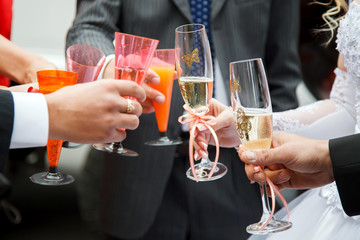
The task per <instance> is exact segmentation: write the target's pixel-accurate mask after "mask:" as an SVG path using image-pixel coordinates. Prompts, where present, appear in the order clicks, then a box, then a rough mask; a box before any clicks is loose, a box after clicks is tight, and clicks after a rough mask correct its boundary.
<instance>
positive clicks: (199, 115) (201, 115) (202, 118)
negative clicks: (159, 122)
mask: <svg viewBox="0 0 360 240" xmlns="http://www.w3.org/2000/svg"><path fill="white" fill-rule="evenodd" d="M184 109H185V110H186V111H187V112H188V113H189V114H185V115H182V116H180V117H179V119H178V121H179V122H180V123H181V124H188V123H190V122H193V123H194V125H193V127H192V129H191V131H190V140H189V160H190V167H191V171H192V174H193V175H194V178H195V180H196V182H198V181H199V178H198V176H197V174H196V171H195V166H194V153H193V147H194V139H195V131H196V129H197V128H198V124H202V125H204V126H205V127H206V128H207V129H209V130H210V132H211V134H212V135H213V138H214V140H215V145H216V155H215V160H214V164H213V166H212V167H211V171H210V173H209V176H208V178H209V179H210V178H211V177H212V175H213V174H214V172H215V169H216V165H217V163H218V159H219V149H220V148H219V140H218V138H217V136H216V133H215V131H214V129H213V128H212V127H211V126H210V124H209V123H208V122H207V121H208V120H211V119H215V117H213V116H207V115H206V114H207V113H208V112H209V109H208V108H207V107H204V106H201V107H199V108H197V109H196V110H195V111H193V110H192V109H191V108H189V107H188V106H187V105H184Z"/></svg>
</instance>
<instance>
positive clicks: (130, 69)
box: [93, 32, 159, 157]
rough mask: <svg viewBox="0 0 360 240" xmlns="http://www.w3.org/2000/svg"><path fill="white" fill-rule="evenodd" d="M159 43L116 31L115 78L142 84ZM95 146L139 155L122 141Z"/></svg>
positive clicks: (125, 153) (127, 154) (121, 153)
mask: <svg viewBox="0 0 360 240" xmlns="http://www.w3.org/2000/svg"><path fill="white" fill-rule="evenodd" d="M158 43H159V41H158V40H155V39H150V38H144V37H139V36H135V35H130V34H125V33H119V32H116V33H115V79H119V80H129V81H134V82H136V83H137V84H139V85H142V83H143V82H144V80H145V74H146V72H147V70H148V69H149V65H150V62H151V59H152V57H153V56H154V52H155V50H156V47H157V45H158ZM126 98H129V97H126ZM133 100H136V99H133ZM124 131H125V129H124ZM93 146H94V148H95V149H98V150H101V151H105V152H110V153H117V154H120V155H123V156H128V157H136V156H139V154H138V153H136V152H134V151H132V150H129V149H126V148H123V146H122V144H121V142H115V143H108V144H94V145H93Z"/></svg>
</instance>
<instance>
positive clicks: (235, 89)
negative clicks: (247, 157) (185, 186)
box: [230, 58, 292, 234]
mask: <svg viewBox="0 0 360 240" xmlns="http://www.w3.org/2000/svg"><path fill="white" fill-rule="evenodd" d="M230 88H231V105H232V109H233V112H234V121H235V126H236V130H237V133H238V136H239V139H240V141H241V144H242V146H241V147H242V148H245V149H266V148H270V146H271V141H272V107H271V99H270V93H269V88H268V83H267V78H266V74H265V69H264V66H263V63H262V60H261V59H260V58H256V59H250V60H244V61H238V62H232V63H230ZM258 167H259V166H258ZM259 168H260V167H259ZM260 171H262V169H261V168H260ZM260 191H261V199H262V206H263V214H262V217H261V219H260V221H259V222H258V223H254V224H251V225H249V226H248V227H247V228H246V230H247V232H248V233H251V234H268V233H274V232H280V231H284V230H286V229H289V228H291V226H292V224H291V222H289V221H279V220H276V219H275V217H274V211H275V195H278V196H279V197H280V199H281V201H282V202H283V204H284V206H285V208H286V210H287V212H288V216H289V210H288V207H287V203H286V201H285V198H284V197H283V196H282V195H281V193H280V191H279V190H278V189H277V187H276V186H275V185H274V184H273V183H272V182H271V180H270V179H269V178H266V184H262V185H260ZM268 192H270V195H271V203H272V204H271V206H270V204H269V198H268Z"/></svg>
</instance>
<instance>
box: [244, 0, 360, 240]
mask: <svg viewBox="0 0 360 240" xmlns="http://www.w3.org/2000/svg"><path fill="white" fill-rule="evenodd" d="M337 50H338V51H339V52H340V54H341V56H342V57H343V59H344V65H345V67H346V69H347V72H344V71H342V70H340V69H336V70H335V74H336V79H335V82H334V85H333V87H332V90H331V94H330V99H328V100H323V101H318V102H316V103H313V104H310V105H308V106H304V107H301V108H298V109H296V110H290V111H286V112H282V113H278V114H274V130H275V131H286V132H294V133H298V134H301V135H304V136H307V137H311V138H317V139H331V138H335V137H340V136H344V135H350V134H353V133H355V132H359V128H358V126H360V4H359V3H356V2H355V1H353V2H351V3H350V7H349V11H348V12H347V14H346V16H345V17H344V18H343V19H342V20H341V21H340V26H339V30H338V35H337ZM359 147H360V146H359ZM335 184H336V183H331V184H329V185H326V186H324V187H321V188H316V189H311V190H308V191H306V192H305V193H304V194H302V195H300V196H299V197H297V198H296V199H295V200H293V201H292V202H291V203H290V204H289V209H290V221H291V222H292V223H293V227H292V228H291V229H289V230H286V231H284V232H280V233H274V234H269V235H263V236H260V235H253V236H251V237H250V239H251V240H258V239H267V240H269V239H273V240H285V239H286V240H297V239H301V240H309V239H314V240H325V239H326V240H354V239H360V216H356V217H348V216H347V215H346V214H345V213H344V211H343V209H342V206H341V202H340V197H339V195H338V192H337V188H336V185H335ZM354 191H358V189H354ZM359 204H360V203H359ZM275 217H276V218H277V219H282V220H285V221H286V220H287V215H286V211H285V209H281V210H280V211H279V212H278V213H276V215H275Z"/></svg>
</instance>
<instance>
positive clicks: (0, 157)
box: [0, 90, 14, 172]
mask: <svg viewBox="0 0 360 240" xmlns="http://www.w3.org/2000/svg"><path fill="white" fill-rule="evenodd" d="M13 122H14V102H13V97H12V94H11V93H10V92H9V91H5V90H0V123H1V124H0V172H1V171H3V169H4V166H5V162H6V159H7V155H8V152H9V147H10V141H11V135H12V130H13Z"/></svg>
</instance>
